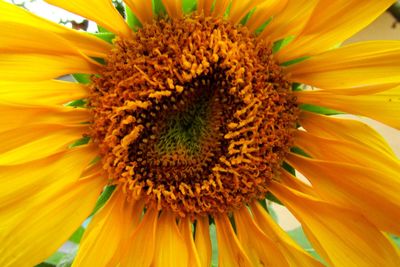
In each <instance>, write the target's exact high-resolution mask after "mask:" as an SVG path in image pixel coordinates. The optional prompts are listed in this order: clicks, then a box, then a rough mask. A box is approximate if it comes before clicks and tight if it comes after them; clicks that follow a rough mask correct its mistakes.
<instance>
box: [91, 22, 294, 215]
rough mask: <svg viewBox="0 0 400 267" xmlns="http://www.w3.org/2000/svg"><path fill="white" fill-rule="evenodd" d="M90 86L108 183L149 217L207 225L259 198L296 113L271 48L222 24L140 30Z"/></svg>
mask: <svg viewBox="0 0 400 267" xmlns="http://www.w3.org/2000/svg"><path fill="white" fill-rule="evenodd" d="M92 80H93V82H92V84H91V87H90V88H91V89H90V90H91V96H90V99H89V107H90V109H91V112H92V113H93V121H92V125H91V130H90V133H89V135H90V136H91V137H92V140H93V141H94V142H95V143H97V144H98V146H99V148H100V155H101V157H102V164H103V168H104V170H105V172H106V174H107V176H108V179H109V182H110V184H115V185H117V186H121V187H122V189H123V190H122V191H123V192H124V193H125V194H126V197H127V198H128V199H134V200H141V201H143V203H144V204H145V205H146V206H147V207H156V208H158V209H159V210H161V209H163V210H164V209H165V210H170V211H173V212H174V213H176V214H177V215H179V216H182V217H184V216H199V215H213V214H216V213H226V212H230V211H233V210H235V209H237V208H240V207H242V206H243V205H245V204H247V203H250V202H251V201H253V200H255V199H262V198H265V195H266V193H267V192H268V187H269V183H270V182H271V180H272V179H275V178H276V177H277V175H279V169H280V167H281V164H282V161H283V160H284V157H285V154H286V153H287V152H288V151H289V148H290V147H291V145H292V136H293V133H294V130H295V128H296V122H297V117H298V108H297V105H296V99H295V97H294V96H293V95H292V93H291V84H290V83H289V82H288V81H287V80H286V79H285V76H284V74H283V72H282V70H281V68H280V66H279V65H278V64H277V63H276V62H275V61H274V58H273V55H272V50H271V45H270V44H269V43H267V42H266V41H263V40H260V39H258V38H256V37H255V36H254V35H253V34H251V33H250V32H249V31H248V30H247V29H246V27H244V26H238V25H232V24H231V23H229V22H227V21H225V20H223V19H219V18H211V17H204V16H202V15H192V16H188V17H185V18H181V19H168V18H166V19H160V20H158V21H154V22H153V23H152V24H145V25H144V26H143V28H142V29H140V30H139V31H138V32H135V33H134V34H133V37H132V38H131V39H122V38H119V39H116V40H115V42H114V48H113V50H112V51H111V52H110V54H109V56H108V58H107V61H106V64H105V65H104V67H103V69H102V71H101V72H100V75H98V76H96V77H93V79H92Z"/></svg>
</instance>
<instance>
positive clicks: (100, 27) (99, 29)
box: [97, 25, 110, 33]
mask: <svg viewBox="0 0 400 267" xmlns="http://www.w3.org/2000/svg"><path fill="white" fill-rule="evenodd" d="M97 31H98V32H99V33H109V32H110V31H109V30H107V29H106V28H104V27H103V26H100V25H97Z"/></svg>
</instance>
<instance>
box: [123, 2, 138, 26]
mask: <svg viewBox="0 0 400 267" xmlns="http://www.w3.org/2000/svg"><path fill="white" fill-rule="evenodd" d="M125 14H126V23H127V24H128V26H129V28H131V29H132V30H133V31H137V30H138V29H139V28H142V23H140V21H139V20H138V18H137V17H136V16H135V14H134V13H133V12H132V10H131V9H130V8H129V7H128V6H127V5H125Z"/></svg>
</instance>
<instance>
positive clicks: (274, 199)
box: [265, 191, 283, 205]
mask: <svg viewBox="0 0 400 267" xmlns="http://www.w3.org/2000/svg"><path fill="white" fill-rule="evenodd" d="M265 198H266V199H268V200H269V201H272V202H274V203H276V204H279V205H283V204H282V202H281V201H280V200H279V199H278V198H277V197H276V196H275V195H273V194H272V193H271V192H269V191H268V192H267V195H266V196H265Z"/></svg>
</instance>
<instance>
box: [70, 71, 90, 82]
mask: <svg viewBox="0 0 400 267" xmlns="http://www.w3.org/2000/svg"><path fill="white" fill-rule="evenodd" d="M72 77H74V79H75V80H76V81H77V82H78V83H83V84H89V83H91V82H92V80H91V79H90V74H81V73H76V74H72Z"/></svg>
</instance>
